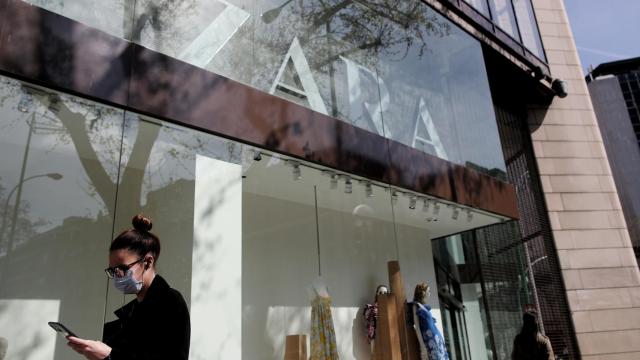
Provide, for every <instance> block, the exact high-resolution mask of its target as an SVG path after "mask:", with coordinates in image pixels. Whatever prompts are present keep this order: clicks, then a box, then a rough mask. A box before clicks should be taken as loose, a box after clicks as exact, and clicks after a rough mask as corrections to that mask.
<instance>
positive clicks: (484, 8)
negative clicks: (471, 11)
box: [464, 0, 491, 18]
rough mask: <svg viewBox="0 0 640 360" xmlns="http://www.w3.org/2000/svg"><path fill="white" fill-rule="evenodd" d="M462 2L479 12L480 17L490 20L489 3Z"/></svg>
mask: <svg viewBox="0 0 640 360" xmlns="http://www.w3.org/2000/svg"><path fill="white" fill-rule="evenodd" d="M464 1H465V2H467V3H469V4H470V5H471V6H473V7H474V8H475V9H476V10H478V11H480V13H482V15H484V16H486V17H487V18H491V13H490V12H489V3H488V2H487V0H464Z"/></svg>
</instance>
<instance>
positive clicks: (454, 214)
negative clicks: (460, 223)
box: [451, 206, 460, 220]
mask: <svg viewBox="0 0 640 360" xmlns="http://www.w3.org/2000/svg"><path fill="white" fill-rule="evenodd" d="M459 215H460V209H458V208H457V207H455V206H454V207H453V212H451V219H453V220H458V216H459Z"/></svg>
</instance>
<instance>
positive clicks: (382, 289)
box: [363, 285, 389, 358]
mask: <svg viewBox="0 0 640 360" xmlns="http://www.w3.org/2000/svg"><path fill="white" fill-rule="evenodd" d="M387 293H389V289H388V288H387V286H386V285H378V287H377V288H376V295H375V298H374V302H373V304H366V305H365V306H364V314H363V315H364V323H365V327H366V330H367V342H368V343H369V345H370V346H371V357H372V358H373V357H374V354H375V339H376V328H377V327H378V295H384V294H387Z"/></svg>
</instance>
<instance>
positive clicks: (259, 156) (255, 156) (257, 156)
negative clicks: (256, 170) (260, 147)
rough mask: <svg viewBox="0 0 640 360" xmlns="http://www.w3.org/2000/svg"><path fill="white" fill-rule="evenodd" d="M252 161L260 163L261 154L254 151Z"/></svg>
mask: <svg viewBox="0 0 640 360" xmlns="http://www.w3.org/2000/svg"><path fill="white" fill-rule="evenodd" d="M253 160H254V161H260V160H262V153H260V151H255V152H254V153H253Z"/></svg>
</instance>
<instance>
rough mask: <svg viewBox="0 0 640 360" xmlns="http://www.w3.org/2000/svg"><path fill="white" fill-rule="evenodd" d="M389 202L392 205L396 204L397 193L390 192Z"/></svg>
mask: <svg viewBox="0 0 640 360" xmlns="http://www.w3.org/2000/svg"><path fill="white" fill-rule="evenodd" d="M391 202H392V203H394V204H395V203H396V202H398V192H397V191H395V190H391Z"/></svg>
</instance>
